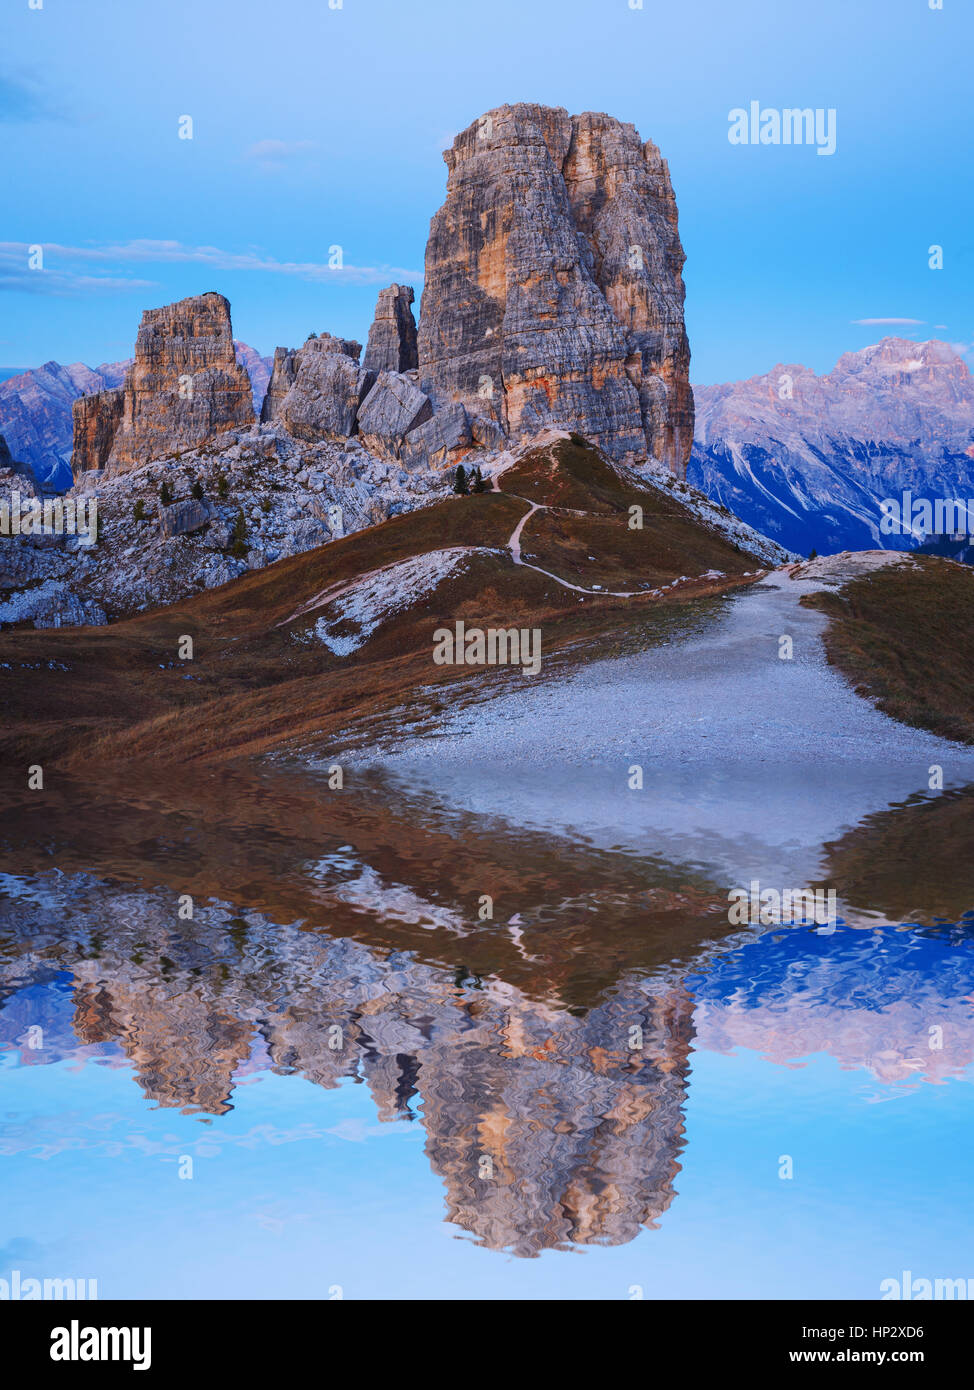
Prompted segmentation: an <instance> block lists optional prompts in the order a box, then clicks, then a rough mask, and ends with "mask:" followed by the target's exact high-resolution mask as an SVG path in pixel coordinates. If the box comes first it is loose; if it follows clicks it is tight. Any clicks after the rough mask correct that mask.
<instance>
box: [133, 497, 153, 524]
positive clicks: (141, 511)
mask: <svg viewBox="0 0 974 1390" xmlns="http://www.w3.org/2000/svg"><path fill="white" fill-rule="evenodd" d="M148 519H149V518H148V517H147V516H146V514H145V503H144V502H143V501H142V498H141V497H140V498H139V500H138V501H137V502H136V504H135V507H134V509H133V511H132V520H133V521H148Z"/></svg>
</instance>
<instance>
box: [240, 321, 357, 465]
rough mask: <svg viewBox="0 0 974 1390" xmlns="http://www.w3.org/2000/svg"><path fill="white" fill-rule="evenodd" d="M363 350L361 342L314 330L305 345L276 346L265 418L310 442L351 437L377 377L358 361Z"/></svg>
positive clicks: (263, 415)
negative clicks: (356, 420) (298, 346)
mask: <svg viewBox="0 0 974 1390" xmlns="http://www.w3.org/2000/svg"><path fill="white" fill-rule="evenodd" d="M361 351H362V345H361V343H356V342H353V341H350V340H349V339H346V338H335V337H333V336H332V335H331V334H330V333H323V334H322V335H321V337H320V338H319V337H318V336H317V334H312V335H311V337H310V338H309V339H308V341H307V342H306V343H305V345H304V347H303V348H278V349H277V351H276V352H275V353H274V369H273V371H272V372H271V379H270V384H269V385H268V387H267V395H266V396H265V397H264V405H263V409H262V410H261V415H260V418H261V420H262V421H263V422H264V423H268V424H269V423H270V422H272V421H277V422H278V423H279V424H281V425H282V426H283V427H284V428H285V429H286V430H287V432H288V433H289V434H290V435H291V436H292V437H293V438H295V439H303V440H305V441H306V442H307V443H317V442H318V441H319V440H331V441H333V442H338V441H340V440H344V439H348V438H349V437H350V436H351V435H352V434H353V433H354V432H355V417H356V415H357V414H358V409H359V406H360V405H361V403H362V401H363V400H364V399H365V396H366V395H367V394H368V391H369V390H370V388H371V387H372V385H373V383H374V382H375V372H369V371H366V370H365V369H364V368H362V367H360V366H359V360H358V359H359V354H360V353H361Z"/></svg>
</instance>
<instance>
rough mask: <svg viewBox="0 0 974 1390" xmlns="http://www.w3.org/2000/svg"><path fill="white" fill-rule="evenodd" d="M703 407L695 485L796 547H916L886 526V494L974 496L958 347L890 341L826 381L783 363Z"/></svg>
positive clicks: (950, 545)
mask: <svg viewBox="0 0 974 1390" xmlns="http://www.w3.org/2000/svg"><path fill="white" fill-rule="evenodd" d="M694 400H695V404H696V427H695V433H694V443H693V451H692V454H691V457H690V463H689V465H688V467H687V480H688V481H689V482H691V483H693V485H694V486H695V487H698V488H700V490H701V491H703V492H705V493H707V494H708V495H709V496H710V497H712V498H713V499H714V500H715V501H718V502H721V503H723V505H724V506H725V507H728V508H729V509H730V510H731V511H732V512H734V513H736V515H737V516H739V517H741V518H742V520H744V521H747V522H748V523H749V524H750V525H751V526H754V527H755V528H756V529H757V530H759V531H762V532H763V533H764V534H765V535H766V536H769V537H770V538H772V539H773V540H776V541H778V542H779V543H780V544H781V545H784V546H786V547H787V548H788V549H790V550H797V551H799V552H801V553H803V554H808V552H809V551H811V550H812V549H815V550H818V551H819V552H820V553H822V554H830V553H834V552H835V551H838V550H862V549H869V548H875V547H882V548H883V549H899V550H904V549H912V548H914V547H915V546H916V544H917V543H916V541H914V540H913V539H911V537H910V536H908V535H907V536H899V535H884V534H883V533H882V531H881V530H880V522H881V520H882V512H881V510H880V503H881V502H882V501H883V500H884V499H886V498H897V499H899V498H900V497H901V495H902V493H903V492H904V491H906V490H910V491H911V492H912V493H913V494H914V496H915V497H917V498H928V499H930V500H931V501H934V500H935V499H938V498H945V499H946V498H955V497H956V498H966V497H968V496H974V378H972V377H971V373H970V371H969V370H968V367H967V364H966V362H965V361H964V359H963V358H962V357H960V356H959V355H958V354H957V352H956V351H955V350H954V349H953V348H952V347H951V346H950V345H949V344H948V343H943V342H938V341H935V340H934V341H931V342H927V343H914V342H910V341H908V340H907V339H904V338H884V339H883V340H882V342H880V343H878V344H876V345H875V346H873V347H868V348H863V349H862V350H861V351H860V352H848V353H846V354H845V355H844V356H842V357H841V358H840V359H839V361H838V363H837V364H836V366H835V367H834V369H833V370H832V371H831V372H829V373H828V374H827V375H825V376H821V377H819V376H816V375H815V373H814V372H813V371H810V370H809V368H807V367H803V366H797V365H783V364H779V365H778V366H776V367H773V368H772V369H771V371H770V372H768V373H767V374H766V375H764V376H756V377H751V378H750V380H748V381H735V382H729V383H727V384H725V385H721V386H695V387H694ZM924 549H931V550H934V551H936V552H937V553H939V554H951V555H955V556H957V557H958V558H965V559H968V558H970V556H969V555H968V554H965V553H964V552H965V551H969V550H970V547H969V545H967V544H966V543H965V542H952V541H950V540H949V539H948V538H946V537H940V538H938V539H937V540H935V541H934V542H932V544H930V545H929V546H925V547H924Z"/></svg>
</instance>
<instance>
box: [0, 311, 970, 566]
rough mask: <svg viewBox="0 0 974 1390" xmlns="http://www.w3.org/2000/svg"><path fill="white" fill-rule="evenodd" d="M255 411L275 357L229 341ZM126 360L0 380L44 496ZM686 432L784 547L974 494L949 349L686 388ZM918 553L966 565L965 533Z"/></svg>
mask: <svg viewBox="0 0 974 1390" xmlns="http://www.w3.org/2000/svg"><path fill="white" fill-rule="evenodd" d="M234 345H235V348H236V355H237V360H238V361H239V362H240V363H241V364H242V365H243V366H244V368H245V369H246V371H247V373H248V375H249V377H250V381H251V386H252V388H253V397H254V405H255V409H256V410H257V412H258V413H259V411H260V405H261V402H262V400H263V398H264V393H265V391H266V389H267V384H268V380H269V378H270V373H271V368H272V366H273V361H272V359H271V358H269V357H262V356H261V355H260V354H259V353H258V352H256V351H255V349H254V348H252V347H250V346H248V344H246V343H243V342H239V341H235V344H234ZM128 366H129V363H128V362H112V363H105V364H103V365H101V366H100V367H96V368H94V369H92V368H89V367H87V366H85V365H84V364H83V363H80V362H75V363H72V364H71V365H70V366H62V365H60V364H59V363H57V362H47V363H45V364H44V366H43V367H38V368H35V369H33V370H30V371H26V372H22V373H19V374H18V375H15V376H10V377H8V378H7V379H6V380H0V434H3V435H4V436H5V437H6V440H7V444H8V446H9V448H10V451H11V453H12V454H13V456H14V458H16V459H20V460H23V461H24V462H25V463H27V464H29V465H30V467H31V468H32V469H33V471H34V473H35V475H36V476H37V477H38V480H39V482H40V483H41V484H42V485H43V486H45V487H47V488H66V487H69V486H70V485H71V471H70V458H71V406H72V402H73V401H74V400H76V399H77V397H78V396H80V395H82V394H87V393H90V392H93V391H101V390H104V389H105V388H106V387H109V386H116V385H118V384H119V383H120V382H121V381H122V378H123V377H124V374H125V371H126V368H127V367H128ZM694 399H695V403H696V429H695V436H694V443H693V451H692V454H691V458H690V463H689V465H688V469H687V480H688V482H690V483H692V484H693V485H694V486H695V487H697V488H699V489H700V491H702V492H704V493H706V494H707V495H708V496H710V497H711V498H713V499H714V500H715V501H716V502H718V503H721V504H722V505H723V506H725V507H727V508H728V509H729V510H730V511H732V512H733V513H734V514H735V515H737V516H739V517H740V518H741V519H742V520H743V521H745V522H747V523H748V524H749V525H750V526H752V527H754V528H755V529H756V530H758V531H760V532H762V533H763V534H764V535H766V536H768V537H770V538H771V539H772V540H775V541H777V542H778V543H779V544H780V545H782V546H784V547H786V548H787V549H789V550H794V551H798V552H799V553H801V554H808V553H809V552H810V551H811V550H813V549H814V550H817V551H819V553H821V554H830V553H834V552H835V551H838V550H861V549H869V548H873V547H877V546H879V547H882V548H884V549H900V550H903V549H913V548H917V547H918V546H919V542H918V541H917V540H916V539H914V538H911V537H910V536H909V535H895V534H893V535H886V534H884V533H883V532H882V531H881V529H880V522H881V520H882V511H881V506H880V504H881V503H882V502H883V501H884V499H887V498H897V499H899V498H900V497H901V496H902V494H903V492H904V491H907V490H909V491H910V492H912V494H913V495H914V497H915V498H928V499H930V500H931V501H935V500H936V499H938V498H943V499H946V498H955V497H956V498H966V497H968V496H972V497H974V377H972V376H971V373H970V371H969V369H968V367H967V364H966V362H965V361H964V359H963V358H962V357H960V356H959V355H958V353H957V352H956V351H955V350H954V349H953V348H952V347H951V346H950V345H949V344H948V343H943V342H938V341H936V340H932V341H930V342H926V343H915V342H911V341H909V340H907V339H904V338H884V339H883V340H882V341H881V342H880V343H878V344H875V345H874V346H872V347H868V348H863V349H862V350H861V351H859V352H850V353H846V354H845V355H844V356H843V357H841V358H840V359H839V361H838V363H837V364H836V366H835V367H834V369H833V370H832V371H831V372H829V373H828V374H826V375H824V376H816V374H815V373H814V372H813V371H811V370H810V369H809V368H808V367H803V366H801V365H795V364H787V365H786V364H779V365H778V366H776V367H773V368H772V369H771V371H769V372H767V373H766V374H765V375H763V376H756V377H751V378H750V379H749V380H747V381H737V382H729V383H725V384H722V385H718V386H695V387H694ZM919 548H922V549H924V550H927V551H932V552H933V553H936V554H940V555H950V556H953V557H954V558H958V559H963V560H966V561H968V562H970V561H974V547H972V546H971V544H970V541H969V539H968V538H966V537H965V538H963V539H951V537H950V536H936V537H932V538H931V539H930V540H929V541H928V542H927V543H926V544H924V545H922V547H919Z"/></svg>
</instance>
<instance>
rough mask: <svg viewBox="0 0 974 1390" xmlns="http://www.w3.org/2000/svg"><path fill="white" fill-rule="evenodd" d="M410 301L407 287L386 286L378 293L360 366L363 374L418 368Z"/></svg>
mask: <svg viewBox="0 0 974 1390" xmlns="http://www.w3.org/2000/svg"><path fill="white" fill-rule="evenodd" d="M413 298H414V295H413V291H412V287H411V286H410V285H390V286H389V287H388V288H387V289H384V290H380V291H379V300H378V303H377V304H376V306H375V320H374V322H373V324H372V327H371V328H370V329H369V344H368V347H367V348H366V349H365V360H364V362H363V364H362V365H363V366H364V367H365V368H366V370H367V371H373V372H408V371H411V370H412V368H414V367H417V366H418V365H419V356H418V354H417V350H416V320H415V319H414V318H413V311H412V308H411V305H412V302H413Z"/></svg>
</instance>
